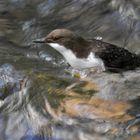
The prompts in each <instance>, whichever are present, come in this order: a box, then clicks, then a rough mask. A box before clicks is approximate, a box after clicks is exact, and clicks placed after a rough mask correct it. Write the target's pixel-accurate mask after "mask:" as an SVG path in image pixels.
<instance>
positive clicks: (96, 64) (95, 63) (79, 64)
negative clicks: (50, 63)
mask: <svg viewBox="0 0 140 140" xmlns="http://www.w3.org/2000/svg"><path fill="white" fill-rule="evenodd" d="M49 45H50V46H51V47H53V48H54V49H56V50H57V51H58V52H60V53H61V54H62V55H63V56H64V58H65V59H66V61H67V62H68V63H69V64H70V65H71V66H72V67H73V68H75V69H86V68H95V69H97V70H100V71H104V70H105V66H104V63H103V61H102V60H101V59H100V58H96V57H95V55H94V53H93V52H91V53H90V54H89V56H88V57H87V58H77V57H76V56H75V54H74V53H73V52H72V51H71V50H70V49H67V48H65V47H64V46H62V45H59V44H57V43H49Z"/></svg>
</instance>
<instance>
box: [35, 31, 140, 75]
mask: <svg viewBox="0 0 140 140" xmlns="http://www.w3.org/2000/svg"><path fill="white" fill-rule="evenodd" d="M34 43H47V44H48V45H49V46H51V47H52V48H54V49H55V50H57V51H58V52H59V53H60V54H61V55H62V56H63V57H64V58H65V59H66V61H67V62H68V63H69V64H70V65H71V66H72V67H73V68H75V69H80V70H81V69H87V68H95V69H97V70H100V71H105V70H110V71H114V72H117V71H125V70H133V69H135V68H136V67H138V66H140V57H139V56H137V55H136V54H134V53H131V52H129V51H128V50H127V49H124V48H121V47H118V46H115V45H113V44H110V43H106V42H103V41H101V40H96V39H89V40H86V39H84V38H83V37H81V36H79V35H77V34H76V33H74V32H72V31H70V30H68V29H55V30H53V31H52V32H50V33H49V34H48V35H47V37H45V38H42V39H37V40H35V41H34Z"/></svg>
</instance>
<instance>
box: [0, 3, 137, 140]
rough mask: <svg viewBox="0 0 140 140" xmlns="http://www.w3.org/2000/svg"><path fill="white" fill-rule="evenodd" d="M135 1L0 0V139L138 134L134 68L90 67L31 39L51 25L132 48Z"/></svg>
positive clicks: (102, 138)
mask: <svg viewBox="0 0 140 140" xmlns="http://www.w3.org/2000/svg"><path fill="white" fill-rule="evenodd" d="M139 7H140V2H139V0H61V1H60V0H0V140H48V139H50V140H126V139H127V140H132V139H133V140H138V139H140V138H139V136H140V135H139V132H140V126H139V122H140V115H139V114H140V98H139V96H140V70H139V69H136V70H133V71H127V72H123V73H109V72H103V73H90V74H89V75H87V77H86V78H83V79H80V75H79V74H81V77H82V76H83V77H85V72H81V71H80V72H79V71H78V72H77V71H74V70H73V69H71V68H70V67H69V66H68V64H67V63H66V62H65V60H64V59H63V58H62V57H61V55H60V54H59V53H57V52H56V51H55V50H53V49H52V48H50V47H49V46H47V45H42V44H39V45H36V44H33V43H32V41H33V40H34V39H37V38H42V37H44V36H46V35H47V34H48V33H49V32H50V31H52V30H53V29H56V28H68V29H71V30H73V31H74V32H76V33H78V34H80V35H82V36H83V37H84V38H102V40H103V41H105V42H109V43H112V44H115V45H118V46H120V47H124V48H127V49H129V50H130V51H131V52H134V53H136V54H140V46H139V44H140V8H139Z"/></svg>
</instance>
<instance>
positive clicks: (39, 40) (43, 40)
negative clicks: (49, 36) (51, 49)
mask: <svg viewBox="0 0 140 140" xmlns="http://www.w3.org/2000/svg"><path fill="white" fill-rule="evenodd" d="M33 42H34V43H46V38H39V39H36V40H33Z"/></svg>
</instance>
